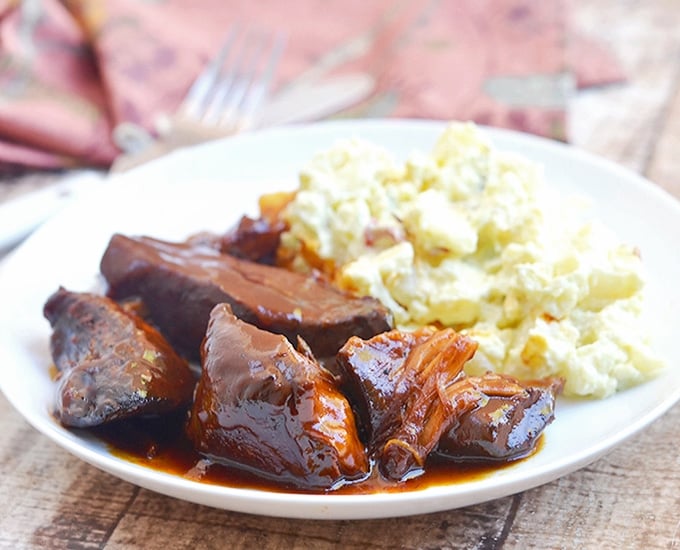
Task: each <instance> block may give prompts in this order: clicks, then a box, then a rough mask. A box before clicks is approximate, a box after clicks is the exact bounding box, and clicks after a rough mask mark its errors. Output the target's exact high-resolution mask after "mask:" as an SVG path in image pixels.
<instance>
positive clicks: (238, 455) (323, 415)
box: [187, 304, 368, 489]
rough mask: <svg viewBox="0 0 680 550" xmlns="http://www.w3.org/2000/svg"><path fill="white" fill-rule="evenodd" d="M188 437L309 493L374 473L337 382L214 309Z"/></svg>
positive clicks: (285, 346)
mask: <svg viewBox="0 0 680 550" xmlns="http://www.w3.org/2000/svg"><path fill="white" fill-rule="evenodd" d="M202 356H203V359H202V368H201V378H200V380H199V383H198V386H197V388H196V396H195V400H194V405H193V408H192V410H191V415H190V419H189V423H188V428H187V432H188V434H189V436H190V438H191V439H192V441H193V442H194V445H195V447H196V448H197V449H198V450H199V451H200V452H201V453H203V454H205V455H206V456H208V457H209V458H211V459H213V460H215V461H218V462H222V463H226V464H228V465H231V466H236V467H239V468H243V469H246V470H249V471H251V472H255V473H257V474H258V475H261V476H263V477H266V478H269V479H275V480H278V481H280V482H283V483H286V484H289V485H294V486H299V487H303V488H315V487H316V488H324V489H330V488H332V487H333V486H334V485H336V484H337V483H341V482H343V481H347V480H356V479H357V478H361V477H364V476H365V475H366V474H367V472H368V460H367V458H366V453H365V450H364V446H363V444H362V443H361V441H360V440H359V436H358V434H357V429H356V425H355V422H354V415H353V413H352V409H351V407H350V405H349V403H348V401H347V400H346V398H345V397H344V396H343V395H342V393H340V391H339V390H338V388H337V387H336V385H335V384H336V382H335V379H334V378H333V377H332V376H331V375H330V373H328V372H327V371H325V370H324V369H323V368H322V367H321V366H320V365H319V364H318V363H316V362H315V361H314V360H313V359H312V358H310V357H308V356H307V355H306V354H304V353H300V352H298V351H296V350H295V348H293V346H292V345H291V343H290V342H289V341H288V340H287V339H286V338H285V337H283V336H281V335H279V334H273V333H271V332H267V331H264V330H260V329H258V328H257V327H254V326H253V325H250V324H248V323H244V322H243V321H241V320H240V319H237V318H236V317H235V316H234V315H233V313H232V312H231V309H230V307H229V306H228V305H227V304H220V305H218V306H216V307H215V308H214V310H213V311H212V314H211V317H210V322H209V325H208V331H207V335H206V339H205V342H204V345H203V353H202Z"/></svg>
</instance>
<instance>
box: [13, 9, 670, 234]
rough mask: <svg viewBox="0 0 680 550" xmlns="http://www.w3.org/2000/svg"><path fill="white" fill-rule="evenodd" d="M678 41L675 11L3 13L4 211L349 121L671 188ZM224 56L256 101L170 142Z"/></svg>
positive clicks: (227, 72) (221, 105) (219, 109)
mask: <svg viewBox="0 0 680 550" xmlns="http://www.w3.org/2000/svg"><path fill="white" fill-rule="evenodd" d="M678 28H680V5H678V3H677V1H675V0H652V1H646V2H643V1H632V0H626V1H616V0H595V1H585V0H544V1H542V2H531V1H529V0H496V1H493V2H492V1H490V0H486V1H480V0H455V1H444V0H427V1H415V0H374V1H372V2H364V1H363V0H343V1H340V0H287V1H286V2H285V3H282V2H276V1H274V0H261V1H258V2H250V1H248V0H229V1H224V0H110V1H107V2H98V1H96V2H95V1H89V0H23V1H20V0H0V203H2V204H1V205H0V206H2V205H6V203H7V202H9V201H11V200H12V199H13V198H16V197H17V196H20V195H24V194H26V193H30V192H31V191H34V190H35V189H40V188H42V187H47V186H50V185H52V184H54V182H55V181H61V180H63V179H64V177H65V176H70V175H72V174H73V172H74V170H81V169H83V168H86V169H94V170H96V171H97V173H100V174H105V173H106V171H107V170H109V169H110V168H111V167H112V166H113V167H114V168H120V169H125V168H128V167H129V166H132V165H134V164H138V163H139V162H143V161H144V160H146V157H145V155H141V156H140V153H142V152H145V153H147V157H148V158H150V157H152V156H157V155H158V154H161V153H165V152H167V151H168V150H170V149H173V148H175V147H177V146H180V145H185V144H187V143H194V142H196V141H201V140H204V139H211V138H214V137H218V136H220V135H225V134H228V133H231V132H233V131H245V130H252V129H255V128H258V127H263V126H271V125H276V124H287V123H300V122H309V121H314V120H322V119H329V118H330V119H332V118H356V117H409V118H428V119H442V120H452V119H459V120H473V121H476V122H478V123H480V124H485V125H491V126H499V127H506V128H512V129H516V130H520V131H524V132H530V133H533V134H537V135H541V136H545V137H548V138H552V139H556V140H561V141H567V142H570V143H573V144H575V145H577V146H579V147H582V148H585V149H588V150H590V151H593V152H596V153H599V154H602V155H605V156H607V157H609V158H612V159H613V160H615V161H617V162H620V163H623V164H624V165H626V166H628V167H629V168H632V169H633V170H635V171H638V172H643V173H645V174H646V175H648V176H649V177H650V178H651V179H653V180H654V181H656V182H657V183H659V184H661V185H662V186H664V187H666V188H667V189H669V190H671V191H673V192H679V191H680V183H678V179H679V176H678V170H677V167H674V166H672V164H674V163H673V162H672V161H669V160H668V158H669V157H670V155H668V154H665V152H666V151H669V150H672V149H673V148H674V147H677V146H678V140H679V139H680V138H679V135H680V130H679V128H680V99H678V97H679V92H678V89H679V82H680V32H678V30H677V29H678ZM225 44H226V45H227V46H228V47H227V48H226V49H221V48H222V47H223V46H224V45H225ZM220 52H221V59H220V61H221V62H222V65H221V66H220V67H219V68H215V71H216V72H215V71H213V73H214V74H213V76H220V77H222V78H223V79H224V78H225V77H226V76H231V77H234V76H243V75H244V74H245V75H246V76H247V77H248V78H250V79H251V81H252V84H253V85H258V86H259V89H258V95H259V97H258V101H257V102H256V103H255V102H253V104H251V105H250V107H249V112H248V116H247V120H244V119H245V118H246V117H244V118H242V119H240V120H238V121H237V123H234V124H232V123H230V124H228V125H222V126H219V125H217V124H216V121H218V119H219V120H221V119H222V118H224V116H225V115H224V110H225V104H226V103H227V101H231V100H232V99H233V97H232V96H233V94H232V95H229V94H227V93H226V92H225V90H224V89H223V90H222V95H223V96H224V97H222V98H221V100H219V101H216V100H214V98H213V101H212V111H211V115H212V120H210V121H209V122H210V123H209V124H203V123H204V122H206V120H202V121H199V120H198V119H197V117H196V116H191V117H188V118H189V119H190V122H191V123H192V124H193V123H194V122H198V124H196V125H193V126H192V127H191V128H190V129H189V130H191V131H190V132H188V133H189V134H191V135H189V136H187V135H185V134H186V133H187V132H186V131H185V132H184V134H182V135H180V136H179V138H176V136H175V135H174V134H172V133H171V132H169V131H168V130H169V129H175V130H177V129H178V128H180V127H182V128H183V129H184V130H187V129H186V128H184V127H183V125H182V124H179V123H178V121H179V120H180V118H179V117H176V115H177V113H178V112H179V113H183V114H185V115H186V114H187V112H188V111H187V109H186V104H185V105H184V107H183V106H182V102H183V101H184V100H185V99H186V98H187V94H188V93H189V90H190V89H191V86H192V83H194V82H196V79H197V78H198V77H199V76H200V75H201V74H205V73H206V70H207V69H209V68H210V67H211V65H210V64H211V61H212V62H213V63H214V61H213V60H215V58H216V56H219V55H220ZM218 69H219V70H218ZM249 70H250V71H251V72H250V73H248V71H249ZM232 84H233V83H232ZM232 92H233V90H232ZM232 110H233V109H232ZM203 114H205V113H203ZM193 115H195V113H193ZM186 118H187V117H183V119H186ZM209 118H210V117H209ZM184 126H186V125H184ZM168 136H170V137H168ZM159 144H160V145H161V146H160V147H159ZM151 145H156V148H155V150H154V151H153V154H148V153H150V151H151V150H152V148H151V147H150V146H151ZM130 153H134V155H133V157H134V158H132V159H131V157H130ZM121 156H122V157H124V158H123V160H121ZM130 161H131V162H130ZM68 191H69V189H68V188H65V190H64V191H63V192H62V194H67V193H68ZM3 212H5V213H6V212H7V210H6V209H5V210H2V209H0V218H2V214H3ZM8 219H9V218H8ZM1 223H2V221H1V219H0V225H1ZM0 229H2V227H0ZM0 237H1V236H0Z"/></svg>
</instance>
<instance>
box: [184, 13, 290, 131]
mask: <svg viewBox="0 0 680 550" xmlns="http://www.w3.org/2000/svg"><path fill="white" fill-rule="evenodd" d="M285 43H286V36H285V34H284V33H282V32H276V33H271V32H267V31H264V30H261V29H250V28H246V29H243V30H242V29H241V28H240V27H239V26H233V27H232V28H231V29H230V30H229V32H228V34H227V37H226V39H225V41H224V44H223V45H222V47H221V48H220V50H219V51H218V52H217V54H216V55H215V57H214V58H213V59H212V60H211V61H210V63H208V65H207V66H206V68H205V69H204V71H203V72H202V73H201V74H200V75H199V77H198V78H197V79H196V81H195V82H194V83H193V85H192V86H191V88H190V89H189V92H188V93H187V96H186V98H185V99H184V101H183V103H182V106H181V107H180V113H181V114H182V116H184V117H185V118H187V119H189V120H193V121H196V122H199V123H202V124H205V125H209V126H216V127H220V128H223V129H225V130H233V131H235V132H236V131H240V130H243V129H246V128H249V127H252V126H253V125H254V124H255V115H256V112H257V109H258V107H260V106H261V105H262V103H263V102H264V100H265V99H266V97H267V94H268V93H269V89H270V86H271V82H272V79H273V77H274V74H275V72H276V68H277V66H278V63H279V59H280V57H281V54H282V52H283V50H284V48H285Z"/></svg>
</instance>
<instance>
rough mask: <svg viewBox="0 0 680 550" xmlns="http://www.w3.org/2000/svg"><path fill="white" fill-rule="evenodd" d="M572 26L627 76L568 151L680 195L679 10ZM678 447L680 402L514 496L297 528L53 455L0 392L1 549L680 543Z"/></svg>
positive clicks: (574, 125)
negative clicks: (608, 162)
mask: <svg viewBox="0 0 680 550" xmlns="http://www.w3.org/2000/svg"><path fill="white" fill-rule="evenodd" d="M574 23H575V24H576V25H577V26H578V27H580V28H582V29H584V30H586V31H588V32H591V33H595V34H599V36H601V37H602V38H603V39H604V40H605V41H606V42H607V43H608V44H609V45H610V46H611V48H612V49H613V50H614V52H615V53H616V54H617V55H618V56H619V58H620V59H621V61H622V63H623V66H624V69H625V70H626V72H627V74H628V76H629V81H628V83H627V84H625V85H620V86H618V85H617V86H610V87H604V88H601V89H596V90H589V91H587V92H581V93H579V94H578V95H577V96H576V97H575V98H574V99H573V101H572V104H571V116H570V121H571V135H572V141H573V143H574V144H575V145H577V146H578V147H581V148H583V149H586V150H589V151H592V152H595V153H598V154H600V155H602V156H604V157H607V158H609V159H612V160H614V161H616V162H618V163H620V164H622V165H624V166H626V167H628V168H630V169H632V170H634V171H636V172H639V173H641V174H643V175H644V176H646V177H647V178H649V179H650V180H651V181H652V182H654V183H655V184H657V185H660V186H661V187H663V188H665V189H666V190H668V191H669V192H671V193H673V194H674V195H675V196H676V197H678V198H680V3H679V2H678V0H665V1H663V0H655V1H653V2H651V1H650V2H643V1H638V2H633V1H625V2H623V1H618V0H598V1H594V2H587V1H579V2H574ZM26 181H28V183H27V182H26ZM26 181H25V182H24V183H25V185H27V186H30V185H31V183H30V178H29V180H26ZM19 185H21V184H18V185H17V186H16V187H14V190H13V191H12V193H16V191H17V190H18V189H19ZM8 194H9V193H5V195H8ZM1 199H2V195H0V200H1ZM632 215H634V213H632ZM674 367H675V365H674ZM678 441H680V405H676V406H675V407H673V408H672V409H671V410H670V411H669V412H668V413H667V414H666V415H665V416H664V417H662V418H660V419H659V420H657V421H656V422H654V423H653V424H652V425H651V426H650V427H649V428H648V429H646V430H644V431H643V432H642V433H639V434H638V435H636V436H635V437H633V438H632V439H630V440H629V441H627V442H626V443H624V444H623V445H621V446H620V447H618V448H617V449H615V450H614V451H612V452H611V453H609V454H608V455H606V456H605V457H604V458H601V459H600V460H598V461H596V462H594V463H592V464H590V465H589V466H587V467H585V468H583V469H581V470H579V471H577V472H575V473H572V474H570V475H567V476H565V477H562V478H561V479H558V480H556V481H554V482H552V483H548V484H546V485H544V486H541V487H538V488H536V489H532V490H529V491H526V492H523V493H520V494H516V495H513V496H509V497H506V498H501V499H498V500H494V501H491V502H487V503H484V504H479V505H476V506H471V507H467V508H463V509H458V510H451V511H447V512H440V513H434V514H428V515H420V516H412V517H407V518H397V519H385V520H366V521H302V520H288V519H272V518H265V517H256V516H249V515H243V514H239V513H232V512H228V511H223V510H217V509H212V508H208V507H203V506H198V505H194V504H191V503H187V502H183V501H180V500H175V499H173V498H169V497H165V496H162V495H159V494H156V493H153V492H151V491H148V490H145V489H141V488H139V487H136V486H134V485H131V484H129V483H126V482H123V481H121V480H119V479H117V478H115V477H112V476H110V475H108V474H105V473H102V472H100V471H99V470H97V469H95V468H93V467H91V466H89V465H87V464H85V463H83V462H81V461H80V460H78V459H76V458H74V457H73V456H71V455H69V454H68V453H67V452H65V451H63V450H62V449H61V448H59V447H57V446H56V445H55V444H54V443H52V442H51V441H50V440H48V439H47V438H46V437H44V436H42V435H41V434H39V433H38V432H37V431H35V430H34V429H32V428H31V427H30V426H29V425H28V424H27V423H26V422H25V421H24V420H23V419H22V418H21V417H20V416H19V414H18V413H16V412H15V411H14V410H13V409H12V408H11V406H10V405H9V404H8V403H7V401H6V399H5V398H4V397H2V396H0V496H1V497H2V498H0V547H2V548H22V547H23V548H33V547H38V548H42V547H45V548H54V547H58V548H61V547H63V548H133V547H135V548H164V549H167V550H169V549H171V548H250V547H258V548H260V549H262V550H264V549H265V548H307V547H310V548H355V547H356V548H479V549H492V548H501V547H502V548H522V549H524V548H617V549H619V548H650V549H651V548H680V453H679V452H678V443H677V442H678Z"/></svg>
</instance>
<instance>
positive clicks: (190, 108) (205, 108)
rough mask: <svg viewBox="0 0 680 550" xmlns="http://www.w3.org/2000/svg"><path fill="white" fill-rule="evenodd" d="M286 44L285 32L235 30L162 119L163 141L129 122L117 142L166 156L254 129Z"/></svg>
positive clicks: (130, 148)
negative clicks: (186, 146)
mask: <svg viewBox="0 0 680 550" xmlns="http://www.w3.org/2000/svg"><path fill="white" fill-rule="evenodd" d="M285 44H286V35H285V34H284V33H282V32H276V33H271V32H267V31H264V30H261V29H252V28H245V29H242V28H241V27H240V26H239V25H234V26H232V27H231V29H230V30H229V31H228V33H227V36H226V39H225V41H224V43H223V45H222V46H221V48H220V49H219V51H218V52H217V54H216V55H215V56H214V57H213V58H212V60H211V61H210V62H209V63H208V64H207V66H206V67H205V69H204V70H203V71H202V72H201V73H200V74H199V76H198V77H197V78H196V80H195V81H194V82H193V84H192V85H191V87H190V88H189V91H188V92H187V94H186V96H185V98H184V99H183V101H182V103H181V104H180V106H179V108H178V109H177V111H176V112H175V113H174V114H171V115H170V114H159V115H158V116H157V117H156V120H155V121H154V126H155V130H156V132H157V134H158V136H159V140H158V141H157V140H155V139H154V137H153V136H152V135H151V134H150V133H149V132H148V131H147V130H145V129H144V128H142V127H141V126H139V125H137V124H134V123H129V122H123V123H121V124H119V125H117V126H116V128H115V129H114V132H113V138H114V141H115V142H116V144H117V145H118V146H119V147H120V148H121V149H122V150H123V151H124V152H125V153H129V154H138V153H140V152H143V151H145V150H147V149H157V150H158V151H154V152H155V153H161V152H167V150H171V149H175V148H177V147H180V146H183V145H191V144H194V143H197V142H200V141H205V140H206V139H210V138H216V137H223V136H226V135H230V134H233V133H236V132H240V131H243V130H246V129H249V128H251V127H253V126H254V125H255V124H256V119H257V116H256V115H257V111H258V109H259V108H260V107H261V106H262V104H263V103H264V102H265V100H266V99H267V96H268V94H269V91H270V88H271V82H272V80H273V77H274V75H275V73H276V69H277V66H278V63H279V60H280V58H281V54H282V53H283V50H284V48H285ZM146 156H148V155H145V157H146ZM154 156H157V155H154Z"/></svg>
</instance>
